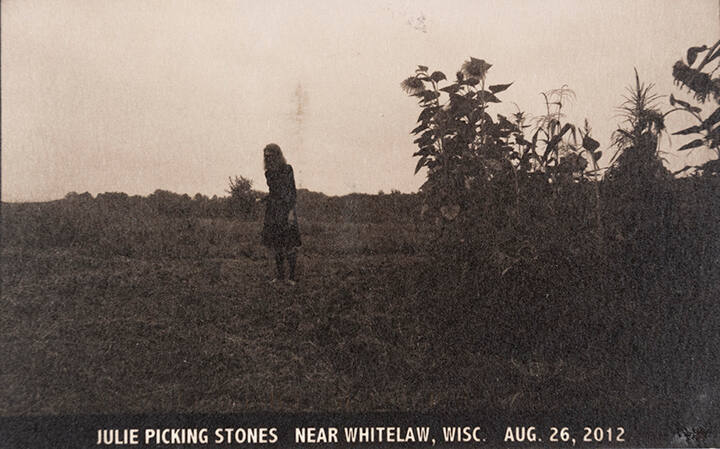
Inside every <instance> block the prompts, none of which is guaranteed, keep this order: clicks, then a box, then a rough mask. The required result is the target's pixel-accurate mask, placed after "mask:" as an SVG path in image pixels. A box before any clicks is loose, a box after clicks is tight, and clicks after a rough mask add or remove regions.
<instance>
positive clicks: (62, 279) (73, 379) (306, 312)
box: [0, 215, 692, 416]
mask: <svg viewBox="0 0 720 449" xmlns="http://www.w3.org/2000/svg"><path fill="white" fill-rule="evenodd" d="M44 217H46V218H47V215H44ZM68 217H69V218H67V217H66V218H64V219H63V218H58V216H57V215H56V216H54V218H53V219H55V220H60V221H62V220H65V222H63V223H65V225H64V226H62V223H61V226H60V227H59V228H58V229H59V231H57V230H56V231H53V228H52V226H49V225H47V224H45V225H44V226H45V227H43V229H44V230H43V231H42V232H44V233H47V232H60V234H57V235H59V236H60V237H62V236H65V237H64V238H60V237H58V238H57V239H56V240H54V242H55V244H54V245H51V244H49V243H48V241H47V239H46V240H43V239H44V238H45V237H43V235H44V234H43V235H36V234H33V232H35V233H37V232H40V231H33V229H34V228H33V226H31V223H25V224H23V221H22V220H21V219H19V218H17V217H10V219H9V220H8V217H7V215H6V216H5V217H3V218H4V225H5V226H6V228H5V231H7V229H8V226H9V225H12V224H13V220H14V219H16V224H17V225H16V227H15V228H13V229H11V231H12V232H11V237H12V238H7V236H8V234H5V236H6V237H4V239H3V246H2V265H1V267H0V268H1V269H2V272H1V273H2V280H3V286H2V287H3V288H2V303H1V304H0V359H2V360H3V362H2V363H1V364H0V382H2V385H4V387H3V388H2V389H0V414H1V415H5V416H8V415H37V414H70V413H133V412H240V411H243V412H244V411H260V410H263V411H284V412H291V411H293V412H294V411H354V412H357V411H371V410H372V411H379V410H413V411H433V410H448V409H449V410H473V409H485V408H496V409H509V410H520V411H522V410H526V411H533V410H548V409H560V408H579V409H590V408H601V409H607V408H608V407H617V408H627V407H634V406H639V407H658V406H661V405H662V404H665V403H666V402H668V401H676V400H678V399H679V398H680V397H682V396H683V395H684V392H679V393H676V394H675V396H672V397H669V398H668V397H665V396H663V392H662V391H660V390H658V388H656V387H655V386H653V385H652V383H651V382H649V381H648V380H647V379H640V378H637V377H636V373H637V371H636V370H634V369H633V368H632V367H628V366H626V365H623V364H622V363H620V362H617V361H616V360H614V359H613V358H612V357H611V355H612V354H610V356H608V349H607V348H604V349H603V350H604V351H605V352H604V353H596V354H594V356H593V354H590V355H588V353H589V352H592V350H593V348H588V349H587V353H562V352H557V351H556V352H547V351H525V352H524V353H522V354H519V355H518V354H517V353H516V352H513V351H509V350H507V348H511V347H512V346H513V345H514V344H515V343H516V341H515V340H516V339H519V338H523V337H522V336H520V335H519V334H518V332H519V329H518V326H517V323H514V322H513V321H512V320H513V319H514V318H513V317H512V316H511V315H507V313H506V314H505V315H503V313H502V307H503V304H505V302H504V301H508V297H507V295H508V293H507V292H506V291H504V290H494V293H491V296H488V297H482V298H475V297H464V296H463V292H462V290H458V289H455V290H452V289H449V288H448V286H447V285H443V282H444V281H443V279H442V277H441V276H442V275H441V274H440V275H439V274H438V273H439V271H438V270H437V266H436V264H437V261H436V260H432V259H428V258H427V257H426V256H423V255H422V251H421V250H420V249H421V246H422V243H421V242H422V241H423V239H424V238H425V235H424V234H423V232H422V231H421V230H420V229H418V228H417V227H416V226H415V225H413V224H397V223H395V224H393V223H383V224H348V223H345V224H329V223H305V227H304V230H305V231H306V232H305V233H304V235H303V238H304V245H303V248H302V251H301V254H300V259H299V266H300V278H301V282H300V283H299V284H298V285H297V286H295V287H292V288H291V287H288V286H279V287H270V286H269V285H268V283H267V280H268V279H269V278H270V277H272V269H273V268H272V265H271V263H270V261H269V259H268V257H267V254H266V253H265V250H264V249H263V248H262V247H260V246H259V244H258V240H259V238H258V235H259V231H260V224H259V223H257V222H241V221H232V220H224V219H212V220H211V219H181V218H174V219H171V218H167V217H161V216H158V217H146V219H145V220H143V221H138V220H137V219H134V218H133V217H132V215H125V216H121V215H113V216H112V217H113V219H105V220H104V221H101V222H99V223H98V222H96V224H95V227H94V228H93V227H88V226H84V225H83V224H82V223H81V220H75V221H73V220H74V219H73V218H72V215H68ZM95 218H97V217H95ZM23 220H31V219H28V218H27V217H26V218H23ZM32 220H35V222H36V223H42V221H41V220H40V219H39V218H37V217H35V218H32ZM8 223H9V225H8ZM68 223H69V224H68ZM438 276H440V277H438ZM504 282H505V281H503V282H501V283H500V284H499V285H500V286H502V287H503V289H505V285H504V284H503V283H504ZM489 291H490V292H493V290H492V289H491V290H489ZM521 299H522V298H521ZM595 299H596V298H587V301H594V300H595ZM503 326H505V327H503ZM529 338H531V339H533V340H535V341H538V340H541V339H542V338H543V336H538V335H534V336H530V337H529ZM540 347H541V346H540ZM611 351H612V350H611V349H610V352H611ZM598 354H600V355H604V356H605V357H604V358H603V357H601V356H598ZM690 399H691V400H692V398H690Z"/></svg>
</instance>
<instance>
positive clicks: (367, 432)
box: [0, 411, 718, 449]
mask: <svg viewBox="0 0 720 449" xmlns="http://www.w3.org/2000/svg"><path fill="white" fill-rule="evenodd" d="M714 430H715V429H714V428H713V423H683V422H682V421H680V420H678V419H676V418H674V417H673V416H672V415H671V414H661V413H659V412H658V411H654V412H647V411H645V412H642V411H634V412H623V413H615V414H608V413H605V414H600V413H592V412H588V411H582V412H579V413H569V412H566V413H561V414H554V415H547V416H541V417H538V416H537V415H529V414H527V415H520V414H518V415H513V416H509V415H508V413H502V412H496V413H495V412H494V413H490V412H487V411H486V412H474V413H465V414H457V413H436V414H413V413H368V414H276V413H272V414H270V413H256V414H222V415H209V414H208V415H202V414H165V415H72V416H42V417H4V418H0V447H3V448H68V449H70V448H126V447H127V448H171V447H172V448H245V447H247V448H259V447H267V448H270V447H278V448H341V447H343V448H344V447H353V448H471V447H472V448H482V447H488V448H496V447H508V448H512V447H518V448H520V447H557V448H564V447H578V448H583V447H611V448H612V447H623V448H629V447H688V446H690V447H705V446H712V445H717V442H718V438H717V437H718V435H715V434H714Z"/></svg>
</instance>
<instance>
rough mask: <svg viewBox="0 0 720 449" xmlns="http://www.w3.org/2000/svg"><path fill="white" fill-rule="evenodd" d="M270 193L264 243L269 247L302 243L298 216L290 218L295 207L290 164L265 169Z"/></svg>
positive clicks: (264, 228)
mask: <svg viewBox="0 0 720 449" xmlns="http://www.w3.org/2000/svg"><path fill="white" fill-rule="evenodd" d="M265 179H266V180H267V185H268V188H269V189H270V193H269V194H268V196H267V198H266V200H265V223H264V225H263V230H262V243H263V245H265V246H267V247H268V248H274V249H283V248H284V249H290V248H294V247H297V246H300V245H301V242H300V232H299V230H298V224H297V217H293V219H290V220H288V214H289V212H290V211H291V210H293V209H294V207H295V198H296V195H297V192H296V190H295V176H294V175H293V169H292V167H291V166H290V165H288V164H284V165H282V166H281V167H280V168H279V169H277V170H265Z"/></svg>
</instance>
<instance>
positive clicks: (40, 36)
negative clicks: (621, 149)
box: [0, 0, 720, 201]
mask: <svg viewBox="0 0 720 449" xmlns="http://www.w3.org/2000/svg"><path fill="white" fill-rule="evenodd" d="M718 4H719V2H718V0H707V1H703V0H692V1H681V0H665V1H661V0H657V1H639V0H633V1H629V0H618V1H616V0H597V1H593V0H583V1H574V0H568V1H559V0H558V1H549V0H538V1H533V0H522V1H521V0H517V1H507V0H503V1H490V0H488V1H477V0H475V1H457V2H441V1H437V0H429V1H401V0H398V1H393V0H385V1H367V2H359V1H355V2H350V1H347V0H325V1H265V2H260V1H220V0H217V1H216V0H204V1H197V0H188V1H182V0H173V1H165V0H160V1H158V0H152V1H150V0H147V1H145V0H143V1H138V0H92V1H88V0H78V1H71V0H55V1H36V0H2V9H1V11H2V17H1V18H2V24H1V33H2V35H1V36H0V38H1V42H2V48H1V51H2V53H1V55H2V92H1V94H2V199H3V201H38V200H47V199H56V198H61V197H63V196H65V194H66V193H68V192H70V191H76V192H85V191H89V192H90V193H93V194H97V193H101V192H110V191H115V192H126V193H129V194H142V195H145V194H148V193H151V192H153V191H154V190H156V189H166V190H171V191H174V192H177V193H187V194H189V195H194V194H195V193H197V192H200V193H203V194H206V195H210V196H212V195H214V194H217V195H225V189H226V188H227V184H228V177H229V176H235V175H242V176H245V177H248V178H250V179H252V180H253V181H254V187H255V188H257V189H259V190H266V189H267V187H266V185H265V179H264V175H263V170H262V148H263V147H264V146H265V144H267V143H269V142H275V143H278V144H279V145H280V146H281V147H282V148H283V150H284V152H285V155H286V158H287V159H288V162H289V163H291V164H292V165H293V167H294V168H295V177H296V182H297V184H298V187H303V188H307V189H310V190H314V191H321V192H324V193H327V194H332V195H338V194H346V193H350V192H365V193H377V192H378V191H379V190H384V191H386V192H388V191H390V190H391V189H398V190H400V191H403V192H412V191H416V190H417V188H418V187H419V186H420V185H421V184H422V182H423V181H424V179H423V175H422V174H418V175H416V176H414V175H413V171H414V167H415V162H416V161H415V160H414V159H413V158H412V153H413V152H414V151H415V147H414V145H413V143H412V141H413V139H414V138H413V136H410V134H409V131H410V130H411V129H413V128H414V127H415V120H416V118H417V115H418V113H419V109H418V106H417V104H416V101H415V99H413V98H409V97H407V96H406V94H405V93H404V92H403V91H402V90H401V89H400V82H401V81H402V80H403V79H405V78H407V77H408V76H410V75H412V74H413V73H414V70H415V68H416V66H417V65H418V64H422V65H427V66H429V67H430V69H431V70H442V71H444V72H445V73H446V74H447V75H448V78H453V77H454V73H455V72H456V71H457V70H458V69H459V68H460V66H461V65H462V63H463V61H465V60H467V59H469V57H470V56H473V57H476V58H482V59H485V60H486V61H488V62H490V63H491V64H493V67H492V69H491V70H490V72H489V74H488V82H490V83H491V84H501V83H508V82H511V81H512V82H514V84H513V86H512V87H511V88H510V89H509V90H508V91H506V92H504V93H503V94H502V95H501V96H500V97H501V99H502V100H503V101H506V102H508V103H507V105H506V106H505V107H504V109H502V108H501V109H495V110H494V111H493V110H492V109H491V111H490V112H491V113H492V114H493V115H494V113H496V112H511V111H512V109H513V108H514V106H512V104H511V103H510V102H515V103H517V104H518V105H519V106H520V108H522V109H523V110H525V111H527V112H528V113H530V114H531V115H538V114H541V113H542V112H543V101H542V97H541V96H540V92H541V91H546V90H549V89H553V88H558V87H560V86H562V85H564V84H567V85H568V86H569V87H570V88H571V89H573V90H574V91H575V93H576V95H577V99H576V100H575V102H574V104H573V105H572V107H571V108H570V109H569V111H568V112H569V118H570V119H571V121H574V122H575V123H576V124H578V125H582V121H583V120H584V118H586V117H587V118H588V120H589V121H590V125H591V126H592V128H593V135H594V136H595V138H596V139H597V140H599V141H600V143H601V145H602V147H603V149H604V151H605V153H606V154H610V153H612V150H609V149H608V148H607V147H608V145H609V142H610V135H611V133H612V131H613V130H614V129H615V128H616V126H617V124H618V122H619V121H620V118H619V117H618V116H617V109H616V108H617V106H618V105H619V104H620V103H621V102H622V96H623V94H624V93H625V91H624V89H625V87H626V86H628V85H630V84H631V83H633V81H634V75H633V67H636V68H637V69H638V71H639V73H640V76H641V79H643V80H645V81H648V82H653V83H655V84H656V93H658V94H664V95H669V94H670V93H674V94H675V95H676V97H680V98H685V99H687V98H688V95H687V94H683V93H679V89H678V88H676V87H674V86H673V83H672V65H673V63H674V62H675V61H676V60H678V59H680V58H682V57H683V56H684V54H685V51H686V50H687V48H688V47H690V46H695V45H702V44H712V43H714V42H715V41H716V40H717V39H718V38H719V37H720V22H719V17H720V14H719V12H718ZM661 106H662V107H663V108H664V109H668V104H667V99H663V100H662V104H661ZM508 108H511V109H508ZM683 123H684V119H681V118H680V117H676V118H671V119H669V121H668V125H669V127H670V129H671V130H678V129H681V128H680V127H681V126H682V125H683ZM688 123H689V122H688ZM679 142H682V141H681V140H680V139H678V138H673V140H672V144H668V143H667V139H666V140H665V142H664V145H665V150H667V151H668V153H667V154H666V155H665V157H666V159H667V162H668V165H669V166H670V167H671V168H673V169H678V168H681V167H683V166H684V165H685V164H686V163H697V162H699V161H702V160H704V159H707V158H708V156H709V152H707V151H706V150H702V149H698V150H696V151H694V152H693V153H692V154H691V155H690V156H689V157H688V155H687V153H685V152H684V153H682V154H678V153H676V152H672V151H670V148H671V147H674V148H677V147H678V146H680V143H679ZM602 162H606V159H605V158H603V160H602V161H601V163H602Z"/></svg>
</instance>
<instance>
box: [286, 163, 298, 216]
mask: <svg viewBox="0 0 720 449" xmlns="http://www.w3.org/2000/svg"><path fill="white" fill-rule="evenodd" d="M287 167H288V169H287V170H288V173H287V178H286V185H285V189H283V203H285V207H286V208H287V211H288V212H290V211H291V210H292V209H293V208H294V207H295V201H296V199H297V189H296V188H295V174H294V173H293V168H292V166H290V165H288V166H287Z"/></svg>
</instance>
